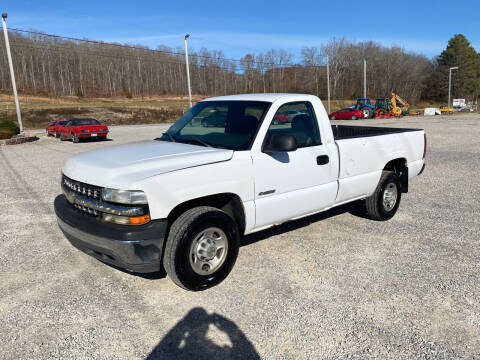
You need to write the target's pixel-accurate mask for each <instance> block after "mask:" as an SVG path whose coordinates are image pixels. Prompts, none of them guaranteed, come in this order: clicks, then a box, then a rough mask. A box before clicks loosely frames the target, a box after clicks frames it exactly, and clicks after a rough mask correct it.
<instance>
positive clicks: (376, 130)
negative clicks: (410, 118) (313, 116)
mask: <svg viewBox="0 0 480 360" xmlns="http://www.w3.org/2000/svg"><path fill="white" fill-rule="evenodd" d="M332 131H333V138H334V139H335V140H343V139H354V138H359V137H367V136H379V135H390V134H398V133H404V132H410V131H421V129H405V128H389V127H379V126H353V125H332Z"/></svg>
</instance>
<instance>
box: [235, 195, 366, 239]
mask: <svg viewBox="0 0 480 360" xmlns="http://www.w3.org/2000/svg"><path fill="white" fill-rule="evenodd" d="M347 212H348V213H350V214H352V215H354V216H357V217H361V218H365V219H368V217H367V212H366V209H365V203H364V202H363V201H360V200H359V201H354V202H351V203H348V204H345V205H341V206H337V207H335V208H333V209H330V210H327V211H324V212H321V213H318V214H314V215H310V216H307V217H304V218H301V219H298V220H292V221H288V222H285V223H283V224H281V225H277V226H273V227H271V228H268V229H265V230H262V231H259V232H255V233H253V234H250V235H246V236H245V237H244V238H243V239H242V241H241V244H240V246H248V245H251V244H254V243H256V242H258V241H261V240H265V239H267V238H269V237H271V236H275V235H280V234H284V233H288V232H290V231H294V230H297V229H300V228H302V227H306V226H309V225H310V224H312V223H315V222H317V221H322V220H325V219H328V218H331V217H334V216H337V215H341V214H344V213H347Z"/></svg>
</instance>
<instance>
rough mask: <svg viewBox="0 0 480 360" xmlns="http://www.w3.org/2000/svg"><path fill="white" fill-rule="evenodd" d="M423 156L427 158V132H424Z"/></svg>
mask: <svg viewBox="0 0 480 360" xmlns="http://www.w3.org/2000/svg"><path fill="white" fill-rule="evenodd" d="M423 140H424V141H423V144H424V145H423V158H424V159H425V155H427V134H425V133H423Z"/></svg>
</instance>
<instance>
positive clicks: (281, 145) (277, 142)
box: [264, 134, 297, 152]
mask: <svg viewBox="0 0 480 360" xmlns="http://www.w3.org/2000/svg"><path fill="white" fill-rule="evenodd" d="M295 150H297V140H296V139H295V136H293V135H290V134H274V135H273V136H272V138H271V140H270V144H268V145H267V146H266V147H265V150H264V151H265V152H289V151H295Z"/></svg>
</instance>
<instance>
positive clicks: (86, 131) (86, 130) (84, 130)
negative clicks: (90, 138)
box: [80, 129, 90, 134]
mask: <svg viewBox="0 0 480 360" xmlns="http://www.w3.org/2000/svg"><path fill="white" fill-rule="evenodd" d="M80 132H82V133H85V134H88V133H90V131H89V130H88V129H83V130H81V131H80Z"/></svg>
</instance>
